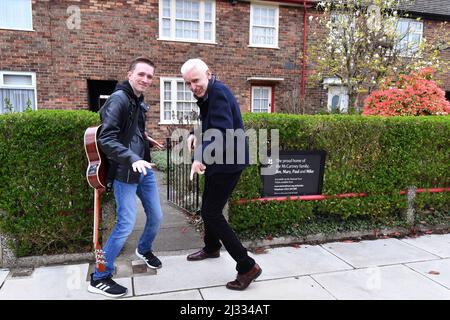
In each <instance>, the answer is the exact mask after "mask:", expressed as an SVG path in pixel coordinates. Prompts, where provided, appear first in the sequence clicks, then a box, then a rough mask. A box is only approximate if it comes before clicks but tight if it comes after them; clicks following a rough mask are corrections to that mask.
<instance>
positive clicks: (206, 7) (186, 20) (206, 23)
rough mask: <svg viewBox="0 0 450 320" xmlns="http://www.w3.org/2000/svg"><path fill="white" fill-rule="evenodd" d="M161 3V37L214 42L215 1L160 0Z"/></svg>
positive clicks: (164, 38)
mask: <svg viewBox="0 0 450 320" xmlns="http://www.w3.org/2000/svg"><path fill="white" fill-rule="evenodd" d="M159 4H160V5H159V8H160V11H159V37H160V39H162V40H175V41H188V42H206V43H214V41H215V20H216V14H215V11H216V5H215V1H212V0H160V2H159Z"/></svg>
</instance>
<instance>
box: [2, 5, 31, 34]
mask: <svg viewBox="0 0 450 320" xmlns="http://www.w3.org/2000/svg"><path fill="white" fill-rule="evenodd" d="M0 29H13V30H33V22H32V11H31V0H0Z"/></svg>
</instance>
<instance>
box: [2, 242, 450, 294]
mask: <svg viewBox="0 0 450 320" xmlns="http://www.w3.org/2000/svg"><path fill="white" fill-rule="evenodd" d="M252 256H253V257H254V258H255V259H256V260H257V262H258V263H259V264H260V265H261V267H262V269H263V273H262V275H261V276H260V277H259V278H258V279H257V280H256V281H255V282H254V283H253V284H251V285H250V287H249V288H248V289H247V290H245V291H243V292H235V291H231V290H228V289H226V288H225V284H226V282H228V281H230V280H233V279H234V277H235V270H234V261H233V260H232V259H231V257H230V256H229V255H228V254H227V253H226V252H225V251H222V255H221V257H220V258H218V259H207V260H204V261H199V262H188V261H186V256H185V255H184V254H183V255H166V256H162V257H161V260H162V263H163V268H162V269H159V270H158V271H157V272H156V273H154V274H149V273H143V274H141V275H136V274H135V275H133V276H120V275H118V276H117V277H116V280H117V282H119V283H120V284H122V285H125V286H127V287H128V289H129V292H128V294H127V296H126V297H124V298H122V299H133V300H143V299H145V300H273V299H276V300H293V299H295V300H303V299H305V300H306V299H309V300H310V299H314V300H335V299H337V300H347V299H369V300H372V299H395V300H396V299H401V300H403V299H405V300H418V299H419V300H428V299H433V300H435V299H436V300H440V299H446V300H449V299H450V234H444V235H425V236H421V237H418V238H405V239H395V238H390V239H380V240H367V241H360V242H348V241H347V242H332V243H326V244H322V245H301V246H295V247H293V246H292V247H280V248H273V249H268V250H266V251H265V252H264V253H261V254H258V255H253V254H252ZM88 269H89V264H87V263H86V264H77V265H61V266H51V267H40V268H36V269H35V270H34V272H33V273H32V274H31V275H30V276H26V277H14V276H13V274H12V272H10V270H0V300H6V299H77V300H78V299H86V300H93V299H104V298H105V297H103V296H101V295H95V294H91V293H88V291H87V286H88V281H87V277H88Z"/></svg>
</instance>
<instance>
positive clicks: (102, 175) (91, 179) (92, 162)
mask: <svg viewBox="0 0 450 320" xmlns="http://www.w3.org/2000/svg"><path fill="white" fill-rule="evenodd" d="M100 127H101V126H96V127H89V128H87V129H86V132H85V133H84V150H85V151H86V156H87V158H88V161H89V163H88V167H87V170H86V179H87V182H88V183H89V185H90V186H91V187H92V188H94V233H93V243H94V254H95V263H96V268H97V270H99V271H100V272H105V269H106V261H105V256H104V252H103V249H102V246H101V243H100V236H99V232H100V225H101V217H102V209H101V195H102V193H103V192H104V191H105V186H106V183H105V180H106V173H107V161H106V158H105V156H104V154H103V153H102V152H101V150H100V148H99V147H98V144H97V136H98V134H99V132H100Z"/></svg>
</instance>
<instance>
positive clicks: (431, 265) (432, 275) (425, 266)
mask: <svg viewBox="0 0 450 320" xmlns="http://www.w3.org/2000/svg"><path fill="white" fill-rule="evenodd" d="M406 266H408V267H410V268H411V269H413V270H415V271H417V272H419V273H420V274H422V275H424V276H425V277H427V278H429V279H430V280H433V281H435V282H437V283H439V284H441V285H443V286H445V287H446V288H447V289H449V290H450V259H442V260H433V261H426V262H415V263H408V264H407V265H406Z"/></svg>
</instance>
